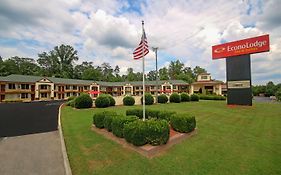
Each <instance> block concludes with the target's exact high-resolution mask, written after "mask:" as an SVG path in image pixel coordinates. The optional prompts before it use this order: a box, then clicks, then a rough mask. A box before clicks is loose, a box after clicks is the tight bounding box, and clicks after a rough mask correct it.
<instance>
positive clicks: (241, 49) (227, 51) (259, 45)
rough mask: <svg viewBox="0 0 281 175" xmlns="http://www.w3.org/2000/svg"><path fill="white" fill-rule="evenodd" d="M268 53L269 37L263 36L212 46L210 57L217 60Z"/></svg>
mask: <svg viewBox="0 0 281 175" xmlns="http://www.w3.org/2000/svg"><path fill="white" fill-rule="evenodd" d="M268 51H269V35H263V36H258V37H254V38H248V39H243V40H239V41H233V42H229V43H224V44H220V45H216V46H212V57H213V59H219V58H226V57H232V56H238V55H245V54H252V53H260V52H268Z"/></svg>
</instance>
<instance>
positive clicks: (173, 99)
mask: <svg viewBox="0 0 281 175" xmlns="http://www.w3.org/2000/svg"><path fill="white" fill-rule="evenodd" d="M180 102H181V96H180V95H179V94H178V93H173V94H172V95H171V96H170V103H180Z"/></svg>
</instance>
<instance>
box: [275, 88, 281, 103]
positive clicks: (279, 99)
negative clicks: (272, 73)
mask: <svg viewBox="0 0 281 175" xmlns="http://www.w3.org/2000/svg"><path fill="white" fill-rule="evenodd" d="M275 97H276V99H277V100H278V101H281V89H279V90H278V91H277V92H276V93H275Z"/></svg>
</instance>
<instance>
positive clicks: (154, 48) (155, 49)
mask: <svg viewBox="0 0 281 175" xmlns="http://www.w3.org/2000/svg"><path fill="white" fill-rule="evenodd" d="M152 50H153V52H155V58H156V103H158V66H157V50H158V47H152Z"/></svg>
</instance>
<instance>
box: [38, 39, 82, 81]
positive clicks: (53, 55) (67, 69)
mask: <svg viewBox="0 0 281 175" xmlns="http://www.w3.org/2000/svg"><path fill="white" fill-rule="evenodd" d="M38 57H39V59H38V63H39V65H40V66H41V67H43V69H44V70H43V74H47V75H48V76H54V75H55V76H59V77H63V78H73V64H74V62H75V61H78V59H79V58H78V56H77V50H74V48H73V47H72V46H70V45H64V44H62V45H60V46H56V47H54V49H53V50H51V51H50V52H49V53H46V52H43V53H41V54H38Z"/></svg>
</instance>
